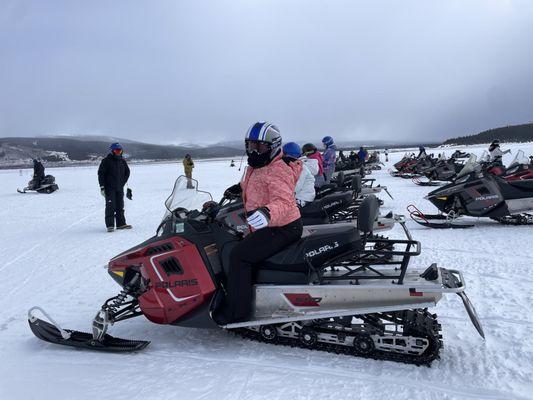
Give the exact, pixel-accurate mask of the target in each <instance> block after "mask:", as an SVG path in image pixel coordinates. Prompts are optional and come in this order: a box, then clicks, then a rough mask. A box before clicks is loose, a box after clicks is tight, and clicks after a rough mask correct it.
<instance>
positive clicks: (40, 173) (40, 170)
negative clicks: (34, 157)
mask: <svg viewBox="0 0 533 400" xmlns="http://www.w3.org/2000/svg"><path fill="white" fill-rule="evenodd" d="M33 177H34V178H35V179H39V180H40V181H42V180H43V179H44V166H43V164H41V163H40V162H36V163H33Z"/></svg>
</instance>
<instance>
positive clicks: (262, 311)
mask: <svg viewBox="0 0 533 400" xmlns="http://www.w3.org/2000/svg"><path fill="white" fill-rule="evenodd" d="M193 194H196V195H197V196H200V198H196V199H195V198H194V197H193ZM207 195H208V194H207ZM209 197H210V196H208V198H209ZM208 198H207V199H208ZM207 199H206V192H203V193H202V192H200V191H196V190H190V189H187V181H186V180H183V181H180V180H178V181H177V182H176V185H175V187H174V190H173V192H172V195H171V196H170V197H169V198H168V199H167V201H166V203H165V204H166V206H167V209H168V210H169V211H168V213H167V214H166V215H165V216H164V219H163V221H162V223H161V225H160V226H159V229H158V231H157V233H156V235H155V236H153V237H152V238H150V239H148V240H147V241H145V242H143V243H141V244H139V245H138V246H135V247H133V248H131V249H130V250H127V251H125V252H124V253H121V254H119V255H117V256H116V257H114V258H112V259H111V261H110V262H109V265H108V272H109V274H110V276H111V277H112V278H113V279H114V280H115V281H116V282H117V283H118V284H119V285H120V286H121V287H122V290H121V292H120V294H119V295H117V296H115V297H112V298H110V299H108V300H107V301H106V302H105V303H104V304H103V306H102V308H101V309H100V311H99V312H98V314H97V315H96V317H95V318H94V320H93V324H92V327H93V332H92V334H89V333H83V332H79V331H73V330H67V329H63V328H61V327H60V326H59V325H58V324H57V323H56V322H55V321H53V320H52V319H51V318H50V317H49V316H48V314H46V313H44V312H43V310H42V309H41V308H39V307H36V308H35V307H34V308H32V309H30V310H29V312H28V319H29V324H30V327H31V330H32V331H33V333H34V334H35V335H36V336H37V337H38V338H40V339H42V340H45V341H48V342H51V343H56V344H61V345H66V346H73V347H78V348H84V349H91V350H100V351H135V350H140V349H143V348H145V347H146V346H147V345H148V344H149V342H147V341H142V340H134V341H130V340H126V339H120V338H114V337H112V336H110V335H109V334H108V333H107V331H108V329H109V327H110V326H111V325H112V324H114V323H117V322H119V321H122V320H125V319H128V318H133V317H136V316H140V315H144V316H145V317H146V318H148V319H149V320H150V321H152V322H155V323H158V324H170V325H177V326H182V327H194V328H204V329H205V328H214V329H217V328H218V329H220V328H223V329H227V330H231V331H233V332H235V333H236V334H239V335H241V336H243V337H245V338H249V339H252V340H257V341H262V342H267V343H271V344H281V345H290V346H299V347H303V348H306V349H316V350H323V351H329V352H334V353H341V354H348V355H356V356H360V357H366V358H375V359H383V360H392V361H398V362H405V363H413V364H418V365H420V364H423V365H429V364H430V363H431V362H432V361H433V360H435V359H436V358H438V356H439V352H440V349H441V347H442V336H441V334H440V329H441V325H440V324H439V323H438V321H437V319H436V315H435V314H432V313H430V312H429V311H428V308H431V307H434V306H435V305H436V303H437V302H438V301H439V300H440V299H441V298H442V296H443V295H445V294H448V293H455V294H458V295H459V296H460V297H461V299H462V300H463V304H464V305H465V307H466V310H467V312H468V315H469V316H470V318H471V320H472V322H473V323H474V326H475V327H476V329H477V330H478V332H479V333H480V335H482V336H483V331H482V328H481V325H480V323H479V320H478V318H477V316H476V313H475V311H474V308H473V306H472V304H471V303H470V301H469V300H468V298H467V297H466V294H465V293H464V290H465V281H464V278H463V276H462V274H461V273H460V272H459V271H457V270H451V269H446V268H442V267H437V265H436V264H432V265H431V266H429V267H428V268H427V269H426V270H424V271H416V270H412V269H410V268H409V261H410V259H411V257H412V256H416V255H418V254H419V253H420V243H419V242H417V241H414V240H413V239H412V238H411V236H410V234H409V231H408V230H407V229H406V228H405V226H404V229H405V234H406V235H407V239H405V240H391V239H372V238H371V237H370V235H371V233H372V228H373V222H374V220H375V217H376V214H377V208H378V207H377V202H376V200H375V198H374V197H372V196H370V197H368V198H367V199H365V200H364V202H363V204H362V205H361V212H360V214H359V218H358V226H357V227H355V226H346V225H322V226H314V227H306V228H304V233H303V235H302V238H301V239H300V240H299V241H298V242H296V243H294V244H292V245H290V246H288V247H287V248H285V249H283V250H281V251H280V252H279V253H277V254H275V255H273V256H272V257H270V258H268V259H267V260H265V261H264V262H262V263H260V265H256V266H255V271H256V275H255V284H254V291H255V295H254V297H253V304H252V310H253V311H252V315H251V316H250V318H249V320H248V321H245V322H239V323H230V324H228V325H225V326H218V325H217V324H216V322H215V320H214V319H213V318H212V315H213V312H214V311H215V310H216V309H217V307H218V305H219V304H220V299H221V297H223V293H224V281H225V275H226V274H227V271H228V262H229V254H230V252H231V249H232V248H233V246H234V245H235V244H237V243H238V241H239V240H240V238H241V236H242V235H241V234H240V233H238V232H236V231H235V230H234V229H232V228H231V227H228V226H227V225H226V224H224V223H223V222H222V221H220V220H218V219H217V218H216V212H213V210H214V208H213V206H212V204H213V202H212V201H211V202H209V201H207V202H206V200H207ZM194 203H197V204H204V207H200V208H202V211H197V210H195V209H193V208H192V207H193V204H194ZM185 205H187V206H189V207H191V208H190V209H187V208H185V207H184V206H185ZM215 205H216V203H215ZM215 209H216V207H215ZM376 241H381V242H385V241H386V242H387V243H388V244H389V245H390V246H391V247H393V248H394V249H395V250H394V251H390V253H391V254H392V255H394V256H396V257H398V259H391V258H390V257H388V258H387V257H384V256H382V254H383V250H381V251H378V252H376V251H375V250H373V249H372V248H373V247H374V245H375V242H376ZM398 249H401V250H398ZM38 311H41V312H43V314H44V316H45V317H47V318H48V319H49V322H47V321H44V320H43V319H40V318H38V317H37V315H36V314H37V312H38Z"/></svg>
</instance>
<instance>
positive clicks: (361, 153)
mask: <svg viewBox="0 0 533 400" xmlns="http://www.w3.org/2000/svg"><path fill="white" fill-rule="evenodd" d="M357 155H358V156H359V161H360V162H361V164H364V163H365V162H366V160H367V158H368V152H367V151H366V150H365V148H364V147H363V146H361V147H359V151H358V152H357Z"/></svg>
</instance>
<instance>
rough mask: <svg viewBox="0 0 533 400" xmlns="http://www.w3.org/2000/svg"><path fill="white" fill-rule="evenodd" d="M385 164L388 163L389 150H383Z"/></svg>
mask: <svg viewBox="0 0 533 400" xmlns="http://www.w3.org/2000/svg"><path fill="white" fill-rule="evenodd" d="M385 162H389V149H385Z"/></svg>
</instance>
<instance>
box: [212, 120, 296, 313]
mask: <svg viewBox="0 0 533 400" xmlns="http://www.w3.org/2000/svg"><path fill="white" fill-rule="evenodd" d="M244 142H245V146H246V154H247V155H248V167H247V168H246V170H245V172H244V176H243V178H242V180H241V182H240V183H239V184H237V185H233V186H232V187H230V188H228V189H227V192H230V193H232V194H235V193H236V192H238V191H239V189H240V190H241V191H242V199H243V202H244V209H245V212H246V215H247V218H246V219H247V223H248V225H249V226H250V231H251V233H250V234H248V235H246V236H245V237H244V239H243V240H242V241H240V242H238V243H237V244H236V245H235V247H234V248H233V249H232V250H231V252H230V263H229V273H228V274H227V284H226V298H225V301H224V305H223V307H222V312H221V313H219V312H216V314H215V316H214V317H215V319H216V320H217V322H218V323H219V324H227V323H229V322H237V321H244V320H246V319H247V318H249V316H250V313H251V304H252V293H253V282H252V276H253V271H252V268H253V266H254V265H257V264H258V263H259V262H261V261H263V260H265V259H267V258H268V257H270V256H272V255H274V254H276V253H277V252H279V251H280V250H282V249H284V248H285V247H287V246H288V245H290V244H291V243H294V242H296V241H297V240H298V239H300V238H301V236H302V231H303V224H302V219H301V216H300V210H299V209H298V206H297V205H296V201H295V199H294V189H295V187H296V182H297V180H298V177H299V176H300V173H301V170H302V164H301V163H289V164H287V163H285V162H284V161H283V159H282V156H283V154H282V152H281V135H280V133H279V129H278V128H277V127H276V126H274V125H272V124H270V123H268V122H256V123H255V124H254V125H252V126H251V127H250V129H249V130H248V132H247V133H246V136H245V141H244Z"/></svg>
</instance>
